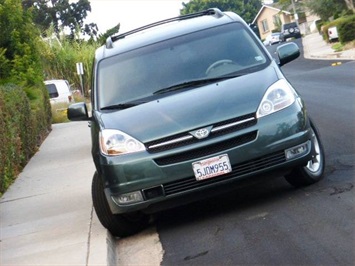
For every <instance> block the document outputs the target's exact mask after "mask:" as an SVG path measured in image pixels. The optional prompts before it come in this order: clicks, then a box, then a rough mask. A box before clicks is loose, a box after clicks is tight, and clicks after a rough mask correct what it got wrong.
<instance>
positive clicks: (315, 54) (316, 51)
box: [302, 33, 355, 60]
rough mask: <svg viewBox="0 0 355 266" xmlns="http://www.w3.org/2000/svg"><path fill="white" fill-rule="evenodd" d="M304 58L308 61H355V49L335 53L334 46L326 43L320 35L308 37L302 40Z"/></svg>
mask: <svg viewBox="0 0 355 266" xmlns="http://www.w3.org/2000/svg"><path fill="white" fill-rule="evenodd" d="M302 43H303V49H304V57H305V58H306V59H324V60H334V59H339V60H355V48H352V49H350V50H346V51H341V52H335V51H334V50H333V49H332V48H331V47H332V44H329V43H327V42H325V41H324V40H323V38H322V36H321V35H320V34H319V33H312V34H309V35H306V36H304V37H303V39H302Z"/></svg>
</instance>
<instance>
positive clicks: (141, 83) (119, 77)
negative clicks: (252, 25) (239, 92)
mask: <svg viewBox="0 0 355 266" xmlns="http://www.w3.org/2000/svg"><path fill="white" fill-rule="evenodd" d="M118 45H119V44H118ZM221 60H224V61H221ZM218 61H220V62H221V65H223V64H224V67H223V69H222V68H219V71H217V72H216V71H214V72H213V71H207V70H208V69H209V67H210V66H211V65H212V64H213V63H216V62H218ZM230 61H232V62H233V64H231V63H228V62H230ZM223 62H225V63H223ZM268 64H269V58H268V57H267V56H266V55H265V54H264V51H263V50H262V49H260V47H259V43H257V42H256V41H255V37H254V36H253V35H252V34H251V33H250V32H249V30H246V29H245V28H244V26H243V25H242V24H240V23H231V24H227V25H223V26H219V27H214V28H210V29H207V30H203V31H199V32H195V33H191V34H187V35H183V36H179V37H176V38H173V39H169V40H166V41H164V42H160V43H156V44H153V45H150V46H147V47H142V48H140V49H137V50H134V51H130V52H127V53H124V54H119V55H116V56H114V57H111V58H107V59H104V60H102V61H101V62H100V63H99V65H98V84H97V86H98V98H99V106H100V107H105V106H109V105H112V104H117V103H122V102H127V101H131V100H135V99H139V98H142V97H145V96H149V95H151V94H152V93H153V92H154V91H157V90H159V89H163V88H166V87H169V86H172V85H175V84H179V83H182V82H186V81H191V80H195V79H201V78H206V77H209V76H210V75H213V77H216V76H223V75H227V74H231V73H236V72H243V73H245V72H254V71H258V70H261V69H263V68H264V67H266V65H268Z"/></svg>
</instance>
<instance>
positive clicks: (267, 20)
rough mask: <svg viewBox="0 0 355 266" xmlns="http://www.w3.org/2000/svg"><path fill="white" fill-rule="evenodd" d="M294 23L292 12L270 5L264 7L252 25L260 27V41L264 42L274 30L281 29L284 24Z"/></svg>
mask: <svg viewBox="0 0 355 266" xmlns="http://www.w3.org/2000/svg"><path fill="white" fill-rule="evenodd" d="M292 21H294V19H293V16H292V14H291V12H288V11H284V10H281V9H278V8H276V7H272V6H269V5H263V6H262V7H261V9H260V10H259V12H258V14H257V15H256V17H255V18H254V20H253V22H252V24H256V25H257V26H258V28H259V33H260V39H262V40H264V39H265V38H266V37H267V36H268V35H269V34H271V32H273V30H275V29H278V28H280V27H281V25H282V24H285V23H289V22H292Z"/></svg>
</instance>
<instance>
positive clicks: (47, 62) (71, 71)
mask: <svg viewBox="0 0 355 266" xmlns="http://www.w3.org/2000/svg"><path fill="white" fill-rule="evenodd" d="M47 35H48V36H52V34H51V33H50V32H49V31H48V32H47ZM54 40H56V41H49V40H48V39H47V41H46V42H45V47H44V49H42V51H41V58H42V62H43V66H44V73H45V79H66V80H68V81H69V83H70V84H71V87H72V88H74V89H78V90H81V82H80V76H79V75H78V74H77V72H76V63H79V62H81V63H83V68H84V75H83V84H84V88H83V89H84V94H85V95H88V91H89V89H90V82H91V76H92V73H91V72H92V64H93V58H94V54H95V50H96V49H97V47H98V45H99V44H98V43H97V42H87V41H82V40H69V39H67V38H66V37H65V35H60V36H59V39H54Z"/></svg>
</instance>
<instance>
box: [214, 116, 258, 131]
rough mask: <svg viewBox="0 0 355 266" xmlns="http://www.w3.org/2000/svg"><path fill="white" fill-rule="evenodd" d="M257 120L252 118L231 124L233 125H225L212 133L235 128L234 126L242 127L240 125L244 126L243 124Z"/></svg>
mask: <svg viewBox="0 0 355 266" xmlns="http://www.w3.org/2000/svg"><path fill="white" fill-rule="evenodd" d="M255 119H256V118H255V117H250V118H248V119H244V120H241V121H238V122H234V123H231V124H227V125H223V126H219V127H214V128H212V130H211V132H216V131H220V130H223V129H226V128H230V127H234V126H237V125H240V124H243V123H246V122H249V121H252V120H255Z"/></svg>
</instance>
